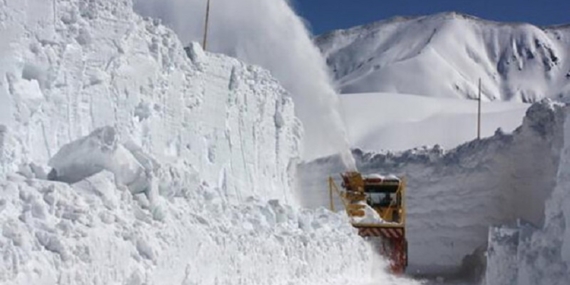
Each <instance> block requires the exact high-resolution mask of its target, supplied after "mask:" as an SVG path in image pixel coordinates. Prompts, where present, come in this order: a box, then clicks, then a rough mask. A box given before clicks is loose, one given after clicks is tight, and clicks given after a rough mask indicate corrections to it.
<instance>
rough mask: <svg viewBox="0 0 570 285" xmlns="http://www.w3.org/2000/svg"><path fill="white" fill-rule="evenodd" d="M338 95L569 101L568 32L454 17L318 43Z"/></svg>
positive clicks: (374, 28)
mask: <svg viewBox="0 0 570 285" xmlns="http://www.w3.org/2000/svg"><path fill="white" fill-rule="evenodd" d="M316 43H317V45H318V46H319V47H320V48H321V50H322V52H323V54H324V56H325V57H326V59H327V63H328V65H329V67H330V69H331V71H332V72H333V73H334V74H335V82H336V84H337V87H338V89H340V91H341V92H342V93H363V92H389V93H403V94H416V95H424V96H432V97H448V98H477V89H478V86H477V80H478V79H479V78H481V79H482V93H483V98H484V99H485V100H508V101H518V102H535V101H538V100H540V99H541V98H544V97H548V98H560V97H568V96H570V54H569V53H568V51H569V50H570V32H569V30H568V28H567V27H566V28H564V27H551V28H540V27H535V26H532V25H530V24H505V23H496V22H490V21H485V20H481V19H478V18H475V17H471V16H467V15H461V14H457V13H442V14H436V15H430V16H423V17H413V18H394V19H388V20H385V21H381V22H377V23H373V24H369V25H365V26H360V27H354V28H352V29H348V30H339V31H334V32H331V33H329V34H326V35H323V36H320V37H318V38H317V39H316Z"/></svg>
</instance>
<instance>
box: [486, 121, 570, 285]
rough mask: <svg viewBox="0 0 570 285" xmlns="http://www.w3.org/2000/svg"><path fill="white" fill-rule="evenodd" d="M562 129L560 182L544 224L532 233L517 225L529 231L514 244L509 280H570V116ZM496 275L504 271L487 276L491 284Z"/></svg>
mask: <svg viewBox="0 0 570 285" xmlns="http://www.w3.org/2000/svg"><path fill="white" fill-rule="evenodd" d="M561 132H563V135H564V147H563V148H562V150H561V152H560V165H559V167H558V172H557V176H556V185H555V187H554V190H553V192H552V195H551V196H550V197H549V199H548V201H547V202H546V209H545V223H544V226H543V227H540V228H539V229H536V230H534V231H533V232H530V233H528V230H526V231H525V229H524V228H523V229H517V230H518V231H519V232H521V235H522V233H523V232H526V233H525V236H526V237H525V239H524V241H523V242H519V243H518V244H514V248H516V249H517V254H516V256H515V258H516V259H515V262H514V264H513V269H512V270H511V272H514V273H516V275H515V278H511V279H510V280H511V283H509V284H515V285H530V284H548V285H562V284H569V283H570V190H569V189H570V185H569V184H570V175H569V174H570V172H569V171H570V170H569V167H570V117H568V116H567V117H566V120H565V122H564V129H563V131H561ZM489 246H490V247H493V248H499V249H504V248H513V244H508V243H507V244H504V243H499V242H495V243H492V244H490V245H489ZM511 258H512V257H511ZM496 260H497V261H498V262H504V260H505V258H500V257H498V258H496ZM488 267H490V265H488ZM495 276H499V277H503V276H504V273H502V272H496V274H494V275H491V276H487V280H488V281H487V284H498V283H495V282H494V280H493V279H494V277H495ZM489 280H492V281H489ZM504 284H507V283H504Z"/></svg>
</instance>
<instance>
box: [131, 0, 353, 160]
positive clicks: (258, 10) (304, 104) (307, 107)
mask: <svg viewBox="0 0 570 285" xmlns="http://www.w3.org/2000/svg"><path fill="white" fill-rule="evenodd" d="M206 3H207V1H202V0H191V1H187V0H167V1H165V0H135V4H136V5H135V8H136V10H137V11H138V12H139V13H141V14H142V15H145V16H152V17H155V18H160V19H162V20H163V21H164V22H165V24H167V25H168V26H170V27H172V28H173V29H174V30H175V31H176V33H177V34H178V35H179V37H180V38H181V39H182V41H183V42H184V43H188V42H190V41H198V42H202V39H203V31H204V30H203V27H204V18H205V10H206V7H205V5H206ZM207 47H208V50H209V51H214V52H219V53H223V54H226V55H230V56H233V57H236V58H238V59H240V60H243V61H245V62H248V63H252V64H257V65H260V66H262V67H264V68H266V69H268V70H270V71H271V73H272V74H273V75H274V76H275V77H276V78H277V79H278V80H279V82H280V83H281V84H283V86H284V87H285V88H286V89H287V90H288V91H289V92H290V93H291V97H292V98H293V99H294V101H295V104H296V114H297V116H298V117H299V119H300V120H301V121H302V122H303V126H304V128H305V130H306V132H305V136H304V138H303V140H304V144H303V145H304V146H305V148H304V151H303V153H302V157H303V159H306V160H309V159H315V158H318V157H322V156H325V155H329V154H333V153H338V152H347V151H349V144H348V141H347V139H346V136H345V130H344V127H343V122H342V120H341V118H340V116H339V114H338V106H337V105H338V99H337V96H336V92H335V90H334V89H333V87H332V85H331V79H330V77H329V74H328V70H327V67H326V63H325V61H324V59H323V57H322V55H321V54H320V52H319V50H318V48H317V47H315V45H314V43H313V42H312V39H311V37H310V36H309V33H308V31H307V29H306V28H305V25H304V23H303V22H302V20H301V19H300V18H299V17H298V16H297V15H296V14H295V12H294V11H293V9H291V7H290V6H289V4H288V1H286V0H273V1H266V0H240V1H235V0H216V1H212V2H211V14H210V24H209V33H208V43H207ZM351 159H352V158H351V157H349V156H347V157H346V163H347V165H348V167H349V168H353V167H354V166H353V165H351V164H354V162H353V161H350V160H351Z"/></svg>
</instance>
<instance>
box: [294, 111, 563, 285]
mask: <svg viewBox="0 0 570 285" xmlns="http://www.w3.org/2000/svg"><path fill="white" fill-rule="evenodd" d="M567 112H568V110H567V108H566V107H562V106H560V105H558V104H554V103H552V102H550V101H544V102H540V103H537V104H534V105H532V106H531V107H530V108H529V109H528V111H527V114H526V117H525V118H524V122H523V125H522V126H521V127H520V128H518V129H517V130H515V131H514V132H513V134H504V133H502V132H497V133H496V134H495V135H494V136H493V137H491V138H489V139H483V140H480V141H473V142H470V143H467V144H464V145H461V146H459V147H458V148H456V149H453V150H451V151H448V152H445V151H443V150H442V149H441V148H440V147H434V148H432V149H427V148H426V149H415V150H410V151H405V152H402V153H390V152H388V153H364V152H362V151H358V150H357V151H355V152H354V154H355V157H356V159H357V165H358V169H359V170H361V171H362V172H364V173H394V174H398V175H404V176H405V177H406V178H407V186H408V188H407V189H408V192H407V197H408V199H407V207H408V220H407V222H408V224H407V233H408V241H409V254H410V272H413V273H415V272H417V271H416V270H418V271H419V272H420V273H428V274H429V273H433V274H440V273H442V272H452V271H456V270H460V269H461V268H460V267H461V264H462V263H464V262H465V263H466V268H464V269H468V268H469V267H470V269H475V270H483V269H484V265H483V264H479V265H477V266H473V264H471V262H472V260H482V259H484V258H483V257H482V256H478V257H468V258H466V257H467V256H468V255H471V254H472V253H474V252H476V250H477V249H479V250H477V252H478V253H480V252H482V251H483V250H484V249H485V248H486V244H487V237H488V228H489V226H491V225H497V224H508V223H510V222H514V221H515V220H516V219H517V218H522V219H524V220H527V221H530V222H532V223H534V224H536V225H538V226H540V225H542V224H543V223H544V221H545V215H544V211H545V201H546V200H547V198H548V197H549V196H550V194H551V192H552V190H551V189H553V187H554V186H555V183H556V173H557V171H558V169H559V167H558V166H559V159H560V158H559V157H560V153H561V148H562V143H563V137H562V134H563V126H564V121H565V120H566V113H567ZM341 171H342V167H340V164H339V163H338V160H337V159H336V158H334V157H331V158H327V159H321V160H317V161H315V162H312V163H309V164H305V165H303V166H302V167H301V169H300V170H299V175H300V184H301V185H303V189H304V191H303V193H300V194H302V195H304V196H306V197H307V199H306V200H307V201H308V202H307V203H305V206H309V207H316V206H324V205H326V204H327V203H328V196H327V192H326V191H325V190H326V189H325V188H324V187H323V186H322V183H321V182H320V181H325V179H326V176H328V175H335V173H339V172H341ZM464 258H466V259H465V260H464ZM460 272H461V273H462V274H466V275H469V274H471V273H472V272H466V271H460Z"/></svg>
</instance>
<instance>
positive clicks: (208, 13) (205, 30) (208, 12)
mask: <svg viewBox="0 0 570 285" xmlns="http://www.w3.org/2000/svg"><path fill="white" fill-rule="evenodd" d="M209 20H210V0H208V4H207V5H206V20H205V22H204V41H203V42H202V48H204V50H206V44H207V43H208V22H209Z"/></svg>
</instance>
